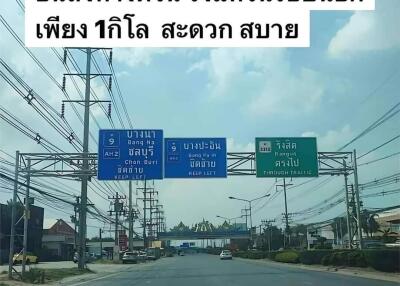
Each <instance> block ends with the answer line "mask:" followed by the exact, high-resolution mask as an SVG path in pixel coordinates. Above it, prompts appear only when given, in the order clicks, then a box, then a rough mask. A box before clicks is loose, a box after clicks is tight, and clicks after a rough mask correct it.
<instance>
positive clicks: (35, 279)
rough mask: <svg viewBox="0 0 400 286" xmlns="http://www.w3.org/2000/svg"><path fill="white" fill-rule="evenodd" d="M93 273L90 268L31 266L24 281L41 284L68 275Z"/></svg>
mask: <svg viewBox="0 0 400 286" xmlns="http://www.w3.org/2000/svg"><path fill="white" fill-rule="evenodd" d="M88 273H93V271H91V270H89V269H84V270H80V269H78V268H60V269H39V268H31V269H30V270H29V271H27V272H26V273H25V275H24V277H23V281H24V282H27V283H32V284H41V283H43V282H44V283H48V282H54V281H59V280H62V279H64V278H66V277H70V276H76V275H82V274H88Z"/></svg>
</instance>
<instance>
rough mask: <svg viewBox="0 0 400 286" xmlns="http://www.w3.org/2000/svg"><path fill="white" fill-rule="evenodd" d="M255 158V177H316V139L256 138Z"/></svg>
mask: <svg viewBox="0 0 400 286" xmlns="http://www.w3.org/2000/svg"><path fill="white" fill-rule="evenodd" d="M255 156H256V176H257V177H260V178H262V177H272V178H294V177H318V153H317V140H316V138H311V137H297V138H286V137H268V138H256V153H255Z"/></svg>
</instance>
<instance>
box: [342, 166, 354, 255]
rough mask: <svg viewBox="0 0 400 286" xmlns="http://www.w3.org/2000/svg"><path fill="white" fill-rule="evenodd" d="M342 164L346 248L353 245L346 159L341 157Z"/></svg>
mask: <svg viewBox="0 0 400 286" xmlns="http://www.w3.org/2000/svg"><path fill="white" fill-rule="evenodd" d="M343 166H344V190H345V195H346V196H345V199H346V224H347V235H348V237H349V242H348V248H349V249H351V248H352V247H353V243H352V240H353V235H352V229H351V224H350V212H349V210H350V205H349V188H348V180H347V176H348V175H349V174H348V173H347V164H346V160H345V159H343Z"/></svg>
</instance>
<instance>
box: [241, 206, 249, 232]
mask: <svg viewBox="0 0 400 286" xmlns="http://www.w3.org/2000/svg"><path fill="white" fill-rule="evenodd" d="M248 211H249V209H248V208H246V207H245V208H244V209H242V213H243V212H244V215H243V216H244V217H245V219H246V229H249V227H248V225H247V217H248V214H247V212H248Z"/></svg>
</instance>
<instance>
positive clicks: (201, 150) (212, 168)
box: [164, 138, 227, 178]
mask: <svg viewBox="0 0 400 286" xmlns="http://www.w3.org/2000/svg"><path fill="white" fill-rule="evenodd" d="M164 148H165V149H164V150H165V153H164V157H165V158H164V173H165V174H164V177H165V178H226V176H227V169H226V138H165V140H164Z"/></svg>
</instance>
